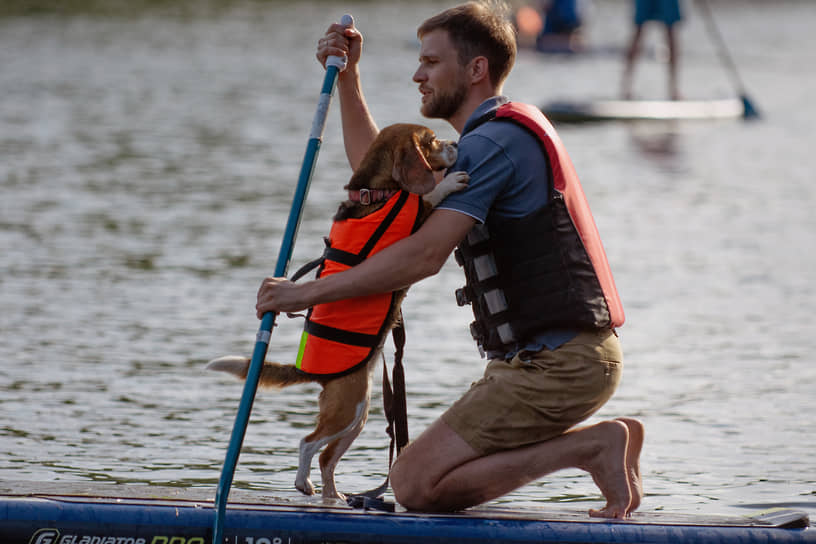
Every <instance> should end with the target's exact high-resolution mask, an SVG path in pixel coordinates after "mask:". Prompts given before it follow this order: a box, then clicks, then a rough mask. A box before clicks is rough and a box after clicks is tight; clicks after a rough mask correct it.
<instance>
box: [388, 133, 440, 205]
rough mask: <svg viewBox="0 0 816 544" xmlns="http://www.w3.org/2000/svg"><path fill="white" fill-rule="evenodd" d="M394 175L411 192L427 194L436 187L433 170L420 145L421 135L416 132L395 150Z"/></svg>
mask: <svg viewBox="0 0 816 544" xmlns="http://www.w3.org/2000/svg"><path fill="white" fill-rule="evenodd" d="M392 176H393V177H394V179H395V180H396V181H397V183H399V184H400V186H401V187H402V188H403V189H405V190H406V191H408V192H410V193H417V194H425V193H426V192H428V191H430V190H431V189H433V188H434V185H435V183H436V182H435V180H434V175H433V170H432V169H431V165H430V164H429V163H428V160H427V159H426V158H425V155H423V154H422V149H421V148H420V146H419V135H418V134H417V133H416V132H414V133H413V134H411V138H409V139H405V141H404V142H402V145H400V146H399V148H397V150H396V151H395V152H394V168H393V172H392Z"/></svg>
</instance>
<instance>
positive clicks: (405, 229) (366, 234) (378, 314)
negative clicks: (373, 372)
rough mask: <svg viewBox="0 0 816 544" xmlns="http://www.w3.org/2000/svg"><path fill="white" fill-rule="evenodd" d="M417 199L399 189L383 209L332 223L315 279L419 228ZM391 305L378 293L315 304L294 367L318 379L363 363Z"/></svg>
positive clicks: (419, 199) (389, 296) (357, 261)
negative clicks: (316, 376) (314, 375)
mask: <svg viewBox="0 0 816 544" xmlns="http://www.w3.org/2000/svg"><path fill="white" fill-rule="evenodd" d="M421 212H422V197H421V196H419V195H416V194H412V193H409V192H407V191H400V192H398V193H397V194H395V195H394V196H392V197H391V198H389V199H388V201H387V202H386V204H385V206H383V207H382V208H380V209H379V210H377V211H376V212H374V213H372V214H370V215H368V216H366V217H362V218H359V219H353V218H352V219H345V220H343V221H335V222H334V224H333V225H332V228H331V232H330V234H329V239H328V240H327V246H328V247H327V248H326V251H325V252H324V254H323V262H322V265H321V267H320V269H319V270H318V272H317V277H318V278H320V277H323V276H328V275H330V274H335V273H337V272H341V271H343V270H347V269H349V268H351V267H352V266H355V265H357V264H360V263H361V262H363V261H364V260H365V259H366V258H367V257H369V256H370V255H373V254H375V253H377V252H378V251H381V250H382V249H384V248H386V247H388V246H390V245H391V244H393V243H394V242H397V241H399V240H401V239H403V238H405V237H407V236H409V235H410V234H411V233H413V232H414V231H415V230H416V229H417V228H418V226H419V219H420V214H421ZM394 304H395V295H394V293H381V294H377V295H369V296H364V297H356V298H351V299H346V300H338V301H337V302H329V303H326V304H318V305H316V306H314V307H312V308H311V309H310V310H309V312H308V313H307V315H306V323H305V325H304V327H303V334H302V336H301V340H300V348H299V349H298V357H297V362H296V366H297V368H299V369H300V370H302V371H303V372H307V373H310V374H320V375H322V376H329V375H341V374H344V373H347V372H350V371H351V370H353V369H354V368H355V367H357V366H358V365H360V364H363V363H365V362H367V361H368V359H369V357H371V355H372V353H373V352H374V351H375V350H377V349H378V348H379V347H380V344H381V342H382V340H383V339H384V338H385V335H384V334H382V333H383V327H385V325H386V320H387V317H388V315H389V313H390V312H391V311H392V309H393V305H394Z"/></svg>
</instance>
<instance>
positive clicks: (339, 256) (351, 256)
mask: <svg viewBox="0 0 816 544" xmlns="http://www.w3.org/2000/svg"><path fill="white" fill-rule="evenodd" d="M324 258H325V259H328V260H330V261H334V262H336V263H340V264H344V265H346V266H357V265H358V264H360V263H361V262H363V261H365V257H361V256H360V255H357V254H356V253H351V252H349V251H343V250H342V249H337V248H336V247H327V248H326V250H325V251H324V252H323V257H321V259H324Z"/></svg>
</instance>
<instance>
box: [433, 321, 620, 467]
mask: <svg viewBox="0 0 816 544" xmlns="http://www.w3.org/2000/svg"><path fill="white" fill-rule="evenodd" d="M622 370H623V354H622V352H621V348H620V343H619V342H618V337H617V336H616V335H615V334H614V333H613V332H612V331H611V330H608V329H604V330H601V331H593V332H581V333H580V334H578V336H576V337H575V338H573V339H572V340H570V341H569V342H567V343H566V344H564V345H562V346H561V347H559V348H557V349H555V350H552V351H551V350H549V349H546V348H545V349H543V350H541V351H540V352H538V353H530V352H522V353H521V354H519V355H516V356H515V357H513V358H512V359H510V360H503V359H493V360H491V361H490V362H489V363H488V365H487V368H486V369H485V373H484V377H483V378H482V379H481V380H479V381H478V382H474V383H473V385H472V386H471V388H470V390H468V391H467V392H466V393H465V394H464V395H463V396H462V398H460V399H459V400H458V401H456V402H455V403H454V404H453V406H451V407H450V408H449V409H448V410H447V411H446V412H445V413H444V414H442V420H443V421H444V422H445V423H447V424H448V425H449V426H450V427H451V428H452V429H453V430H454V431H455V432H456V433H457V434H458V435H459V436H461V437H462V438H463V439H464V440H465V441H466V442H467V443H468V444H470V445H471V446H472V447H473V448H474V449H475V450H476V451H478V452H479V453H481V454H482V455H486V454H489V453H493V452H496V451H499V450H503V449H512V448H517V447H520V446H525V445H528V444H532V443H535V442H541V441H543V440H548V439H551V438H554V437H556V436H558V435H560V434H563V433H564V431H566V430H567V429H569V428H570V427H572V426H574V425H576V424H577V423H579V422H581V421H583V420H585V419H586V418H588V417H589V416H591V415H592V414H593V413H595V411H597V410H598V409H599V408H600V407H601V406H603V404H604V403H605V402H606V401H607V400H609V398H610V397H611V396H612V394H613V393H614V392H615V389H616V388H617V386H618V383H619V382H620V378H621V371H622Z"/></svg>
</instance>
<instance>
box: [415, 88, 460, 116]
mask: <svg viewBox="0 0 816 544" xmlns="http://www.w3.org/2000/svg"><path fill="white" fill-rule="evenodd" d="M465 96H467V87H466V86H465V85H456V87H454V89H453V91H452V92H448V93H440V94H437V95H434V96H433V97H432V98H431V100H430V101H429V102H426V103H425V104H423V105H422V108H420V111H421V113H422V115H424V116H425V117H427V118H429V119H450V118H451V117H453V116H454V114H455V113H456V112H457V111H459V108H460V107H461V106H462V102H464V100H465Z"/></svg>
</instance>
